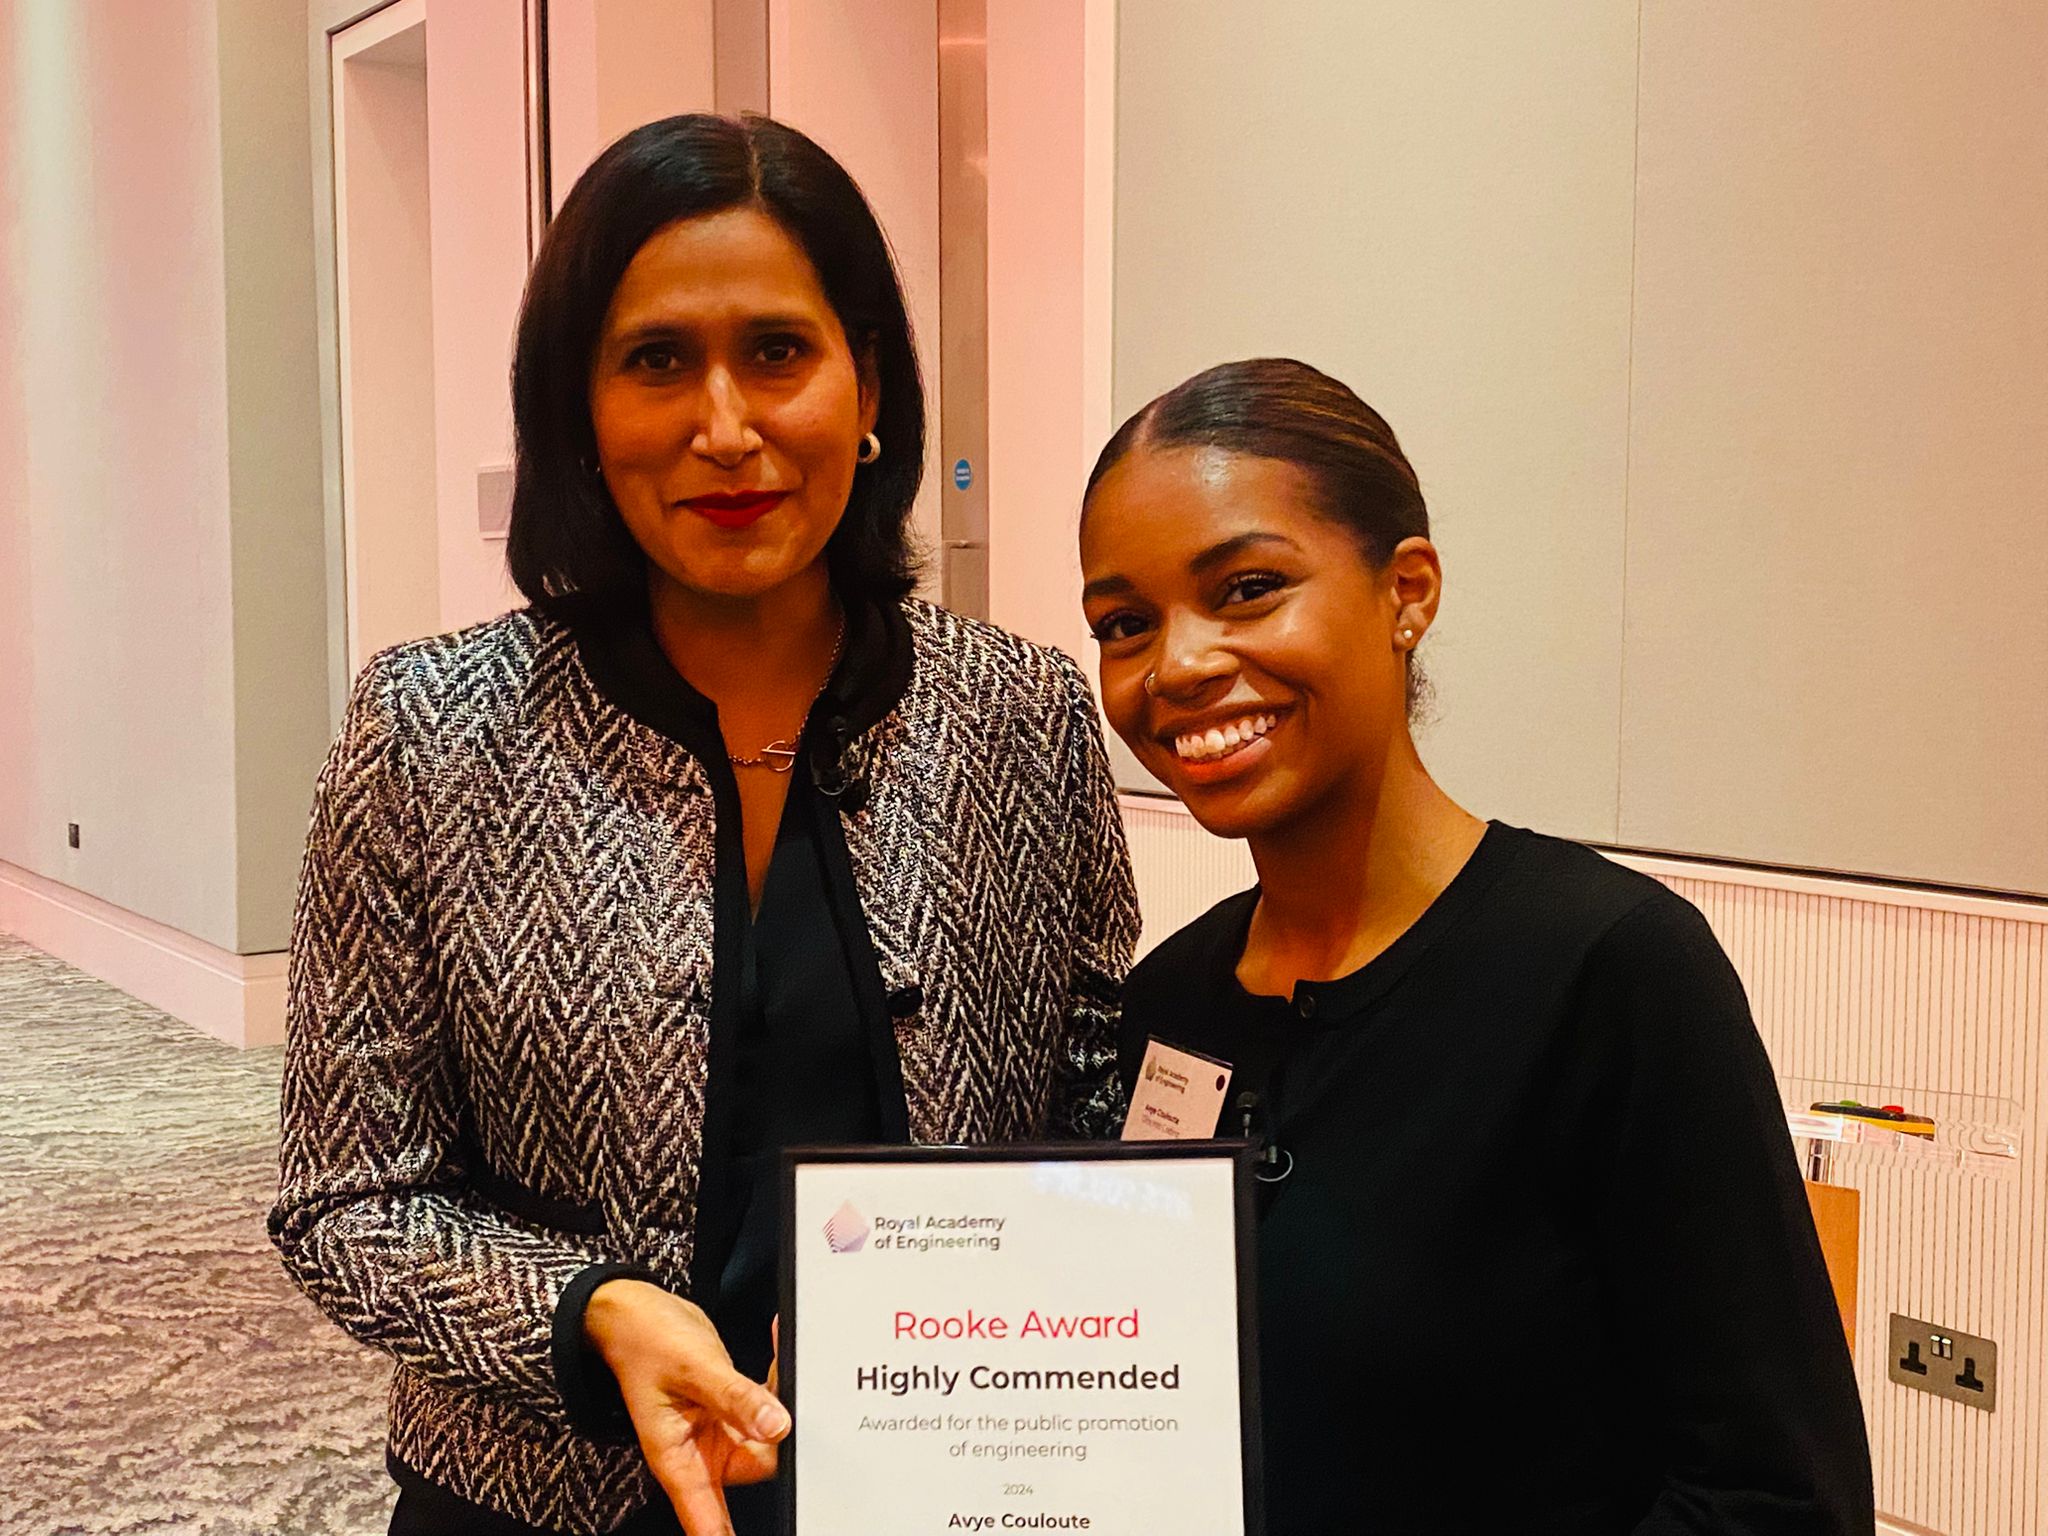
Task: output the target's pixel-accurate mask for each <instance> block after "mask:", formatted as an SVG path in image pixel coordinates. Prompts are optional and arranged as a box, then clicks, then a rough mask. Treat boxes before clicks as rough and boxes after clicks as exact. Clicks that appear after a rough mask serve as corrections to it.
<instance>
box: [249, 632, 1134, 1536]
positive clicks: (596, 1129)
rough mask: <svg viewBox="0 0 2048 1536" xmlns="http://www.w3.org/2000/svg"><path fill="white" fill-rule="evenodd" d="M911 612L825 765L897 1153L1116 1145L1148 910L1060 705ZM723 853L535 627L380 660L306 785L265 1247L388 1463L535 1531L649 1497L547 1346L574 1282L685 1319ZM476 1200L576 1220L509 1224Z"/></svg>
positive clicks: (646, 1481)
mask: <svg viewBox="0 0 2048 1536" xmlns="http://www.w3.org/2000/svg"><path fill="white" fill-rule="evenodd" d="M902 612H903V619H904V620H905V621H907V626H908V631H909V636H910V645H911V653H912V657H913V660H912V664H911V669H910V679H909V682H908V684H907V685H906V686H905V688H904V691H903V693H902V695H901V697H900V698H899V699H898V700H897V701H896V703H895V706H894V707H893V708H891V709H890V710H889V711H888V713H887V714H886V715H884V716H883V717H882V718H881V719H880V721H879V722H878V723H876V724H875V725H873V726H872V727H871V728H869V729H867V730H865V731H863V732H862V733H861V734H860V735H859V736H858V737H857V738H856V739H855V740H854V741H853V742H852V743H851V745H850V748H849V755H850V757H851V758H852V759H853V760H854V761H855V762H857V764H858V765H859V770H860V772H861V774H862V775H863V776H864V778H865V780H866V782H867V783H868V785H869V786H870V787H871V792H870V794H869V796H868V797H867V800H866V803H865V804H864V805H861V806H859V807H858V808H854V807H852V806H850V805H849V806H846V807H843V810H844V814H843V818H842V821H843V828H844V832H845V838H846V845H847V851H848V854H849V855H850V859H851V864H852V867H853V871H854V884H855V885H856V887H857V888H858V894H859V899H860V903H861V907H862V910H863V912H864V914H865V916H866V919H867V924H868V928H869V933H870V937H871V939H872V942H873V947H874V951H875V954H876V957H877V960H878V963H879V967H880V969H881V972H882V981H883V984H884V986H885V987H887V988H888V989H890V991H891V992H892V993H894V994H895V995H897V996H907V997H919V998H921V1002H920V1005H919V1006H918V1007H917V1009H916V1011H915V1013H914V1014H913V1015H912V1016H910V1017H907V1018H902V1019H899V1020H897V1021H896V1023H895V1026H894V1033H895V1044H896V1049H897V1052H898V1056H899V1058H900V1061H901V1066H902V1077H903V1082H904V1088H905V1099H906V1103H907V1109H908V1120H909V1128H910V1133H911V1135H912V1137H913V1138H914V1139H916V1140H919V1141H933V1142H941V1141H943V1142H969V1143H973V1142H988V1141H1002V1140H1016V1139H1030V1138H1039V1137H1045V1136H1067V1135H1078V1136H1095V1135H1102V1134H1109V1133H1112V1132H1113V1130H1114V1126H1115V1122H1116V1118H1117V1115H1118V1113H1119V1109H1120V1103H1119V1092H1120V1091H1119V1089H1118V1086H1117V1083H1116V1078H1115V1074H1114V1063H1115V1042H1114V1038H1113V1012H1114V1007H1115V1000H1116V996H1117V989H1118V986H1119V984H1120V982H1121V980H1122V977H1123V973H1124V970H1125V968H1126V966H1127V964H1128V962H1129V959H1130V953H1131V949H1132V945H1133V943H1134V941H1135V938H1136V931H1137V910H1136V903H1135V899H1134V895H1133V889H1132V884H1131V876H1130V870H1129V861H1128V858H1127V856H1126V853H1125V848H1124V841H1123V833H1122V824H1121V821H1120V819H1119V817H1118V814H1117V808H1116V802H1115V795H1114V790H1113V787H1112V784H1111V781H1110V778H1109V773H1108V768H1107V763H1106V759H1105V756H1104V753H1103V750H1102V742H1101V735H1100V730H1099V727H1098V725H1097V716H1096V713H1095V706H1094V703H1093V701H1092V699H1091V697H1090V695H1089V692H1088V688H1087V685H1086V683H1085V682H1084V681H1083V680H1082V677H1081V675H1080V673H1079V671H1078V670H1077V669H1076V668H1075V667H1074V666H1073V664H1072V663H1071V662H1070V661H1068V660H1067V659H1066V658H1064V657H1062V656H1060V655H1058V654H1057V653H1056V652H1052V651H1048V650H1044V649H1041V648H1039V647H1035V646H1032V645H1029V644H1026V643H1025V642H1023V641H1021V640H1018V639H1015V638H1013V637H1011V636H1009V635H1006V634H1003V633H1002V632H1000V631H998V630H995V629H992V628H990V627H988V626H986V625H982V624H977V623H974V622H972V621H970V620H966V619H962V618H959V617H957V616H955V615H953V614H950V613H947V612H945V611H943V610H940V609H936V608H932V607H928V606H926V605H923V604H919V603H915V602H908V603H905V604H904V605H903V610H902ZM714 846H715V837H714V827H713V796H712V790H711V785H710V781H709V778H708V776H707V773H706V771H705V768H704V766H703V764H702V763H700V762H699V761H698V760H697V759H696V758H694V757H693V756H691V755H690V753H689V752H688V751H687V750H686V749H685V748H684V747H683V746H681V745H680V744H679V743H677V742H676V741H674V740H672V739H670V738H669V737H667V736H665V735H662V734H661V733H659V732H657V731H654V730H652V729H650V728H649V727H648V726H646V725H644V724H642V723H640V722H639V721H637V720H636V719H634V718H632V717H631V716H629V715H628V714H626V713H625V712H623V711H622V710H621V709H620V708H618V707H617V706H616V705H614V704H613V703H612V702H611V701H610V700H608V699H607V697H606V696H605V695H604V694H603V693H602V692H600V691H599V689H598V688H597V686H596V685H595V684H594V683H593V680H592V677H591V674H590V672H589V671H588V670H587V669H586V666H585V663H584V657H583V654H582V652H581V649H580V647H579V643H578V641H577V639H576V638H575V635H574V634H573V633H572V632H571V631H570V630H569V629H567V628H565V627H563V626H562V625H560V624H558V623H556V622H554V621H552V620H550V619H547V618H543V617H541V616H539V615H537V614H535V613H532V612H520V613H514V614H510V615H507V616H506V617H504V618H501V619H498V620H495V621H493V622H491V623H488V624H484V625H481V626H479V627H477V628H474V629H470V630H466V631H463V632H460V633H457V634H454V635H449V636H444V637H441V638H437V639H432V640H426V641H421V642H417V643H414V644H410V645H405V646H400V647H398V648H397V649H395V650H392V651H387V652H385V653H383V654H382V655H380V656H379V657H377V658H376V659H375V660H373V661H372V662H371V663H370V665H369V666H368V667H367V668H366V669H365V671H364V673H363V675H362V677H361V678H360V679H359V680H358V682H357V684H356V687H355V689H354V692H353V695H352V697H351V700H350V703H349V706H348V710H347V713H346V717H345V719H344V722H343V725H342V728H341V732H340V735H339V738H338V739H337V740H336V742H335V744H334V747H333V750H332V752H331V753H330V755H329V757H328V759H327V763H326V766H325V768H324V769H323V770H322V772H321V775H320V778H319V782H318V787H317V790H316V793H315V803H314V813H313V822H312V830H311V835H310V838H309V841H308V846H307V852H306V858H305V864H304V867H303V871H302V874H301V878H300V888H299V896H298V906H297V912H296V917H295V922H294V927H293V935H292V956H291V967H290V979H289V1004H288V1023H289V1046H288V1050H287V1057H286V1069H285V1082H284V1093H283V1146H282V1182H281V1188H280V1192H279V1196H278V1201H277V1205H276V1208H275V1209H274V1211H273V1212H272V1215H271V1233H272V1237H273V1240H274V1241H275V1242H276V1244H277V1246H278V1248H279V1250H280V1252H281V1253H282V1254H283V1256H284V1260H285V1264H286V1266H287V1268H288V1270H289V1271H290V1273H291V1275H292V1276H293V1278H294V1279H295V1280H296V1281H297V1282H298V1284H299V1285H300V1286H301V1287H302V1288H303V1289H304V1290H305V1292H306V1293H307V1295H309V1296H310V1297H311V1298H312V1299H313V1300H314V1301H315V1302H316V1303H317V1304H318V1305H319V1306H320V1307H321V1308H322V1309H323V1310H324V1311H325V1312H327V1314H328V1315H329V1316H330V1317H332V1318H333V1319H334V1320H335V1321H336V1322H338V1323H339V1324H340V1325H341V1326H342V1327H343V1328H345V1329H347V1330H348V1331H349V1332H350V1333H351V1334H353V1335H355V1336H356V1337H357V1338H359V1339H362V1340H364V1341H366V1342H368V1343H370V1344H373V1345H375V1346H377V1347H378V1348H380V1349H383V1350H385V1351H388V1352H389V1353H390V1354H391V1355H393V1356H394V1357H395V1359H396V1361H397V1368H396V1371H395V1374H394V1378H393V1382H392V1390H391V1405H390V1407H391V1451H392V1454H393V1456H394V1457H395V1458H397V1459H398V1460H399V1461H401V1462H403V1463H405V1464H406V1465H407V1466H409V1467H411V1468H412V1469H414V1470H416V1471H417V1472H419V1473H420V1474H422V1475H424V1476H426V1477H428V1478H429V1479H431V1480H432V1481H433V1482H435V1483H438V1484H440V1485H442V1486H443V1487H446V1488H447V1489H449V1490H450V1491H451V1492H453V1493H455V1494H457V1495H459V1496H460V1497H462V1498H465V1499H468V1500H470V1501H472V1502H474V1503H477V1504H480V1505H484V1506H486V1507H488V1508H491V1509H495V1510H500V1511H503V1512H505V1513H507V1514H509V1515H512V1516H514V1517H516V1518H518V1519H521V1520H525V1521H528V1522H530V1523H533V1524H537V1525H541V1526H546V1527H551V1528H556V1529H561V1530H565V1531H574V1532H596V1531H603V1530H606V1529H609V1528H610V1527H611V1526H613V1525H615V1524H617V1523H618V1522H619V1521H620V1520H621V1519H623V1518H624V1517H625V1516H626V1515H627V1514H628V1513H629V1512H630V1511H632V1510H633V1509H634V1508H636V1507H638V1506H639V1505H641V1504H643V1503H645V1502H646V1501H647V1500H648V1499H649V1498H658V1497H660V1494H659V1490H658V1489H657V1488H656V1486H655V1485H654V1483H653V1482H652V1480H651V1478H650V1477H649V1476H648V1474H647V1472H646V1469H645V1466H644V1463H643V1462H642V1459H641V1457H640V1453H639V1451H638V1449H637V1448H635V1447H631V1446H619V1445H611V1444H601V1443H599V1442H597V1441H595V1440H592V1439H587V1438H585V1437H584V1436H583V1435H581V1434H580V1433H578V1432H577V1430H576V1429H575V1428H574V1427H573V1426H572V1425H571V1423H570V1421H569V1419H568V1416H567V1413H566V1411H565V1405H564V1399H563V1396H562V1393H561V1390H560V1389H559V1387H558V1385H557V1381H556V1375H555V1370H554V1366H553V1363H552V1360H551V1328H552V1326H553V1322H554V1314H555V1310H556V1304H557V1302H558V1301H559V1300H560V1299H561V1297H562V1294H563V1292H564V1290H565V1289H566V1288H567V1287H568V1286H569V1285H570V1282H571V1281H572V1280H573V1279H574V1277H575V1276H576V1275H577V1274H578V1273H579V1272H582V1271H584V1270H586V1269H587V1268H588V1267H589V1266H590V1265H593V1264H598V1263H605V1262H624V1263H631V1264H637V1265H640V1266H644V1267H645V1268H646V1269H647V1270H649V1271H651V1272H652V1273H654V1274H655V1275H657V1276H659V1277H661V1279H662V1280H663V1283H665V1284H667V1285H669V1286H671V1287H672V1288H674V1289H676V1290H678V1291H679V1292H684V1293H687V1288H688V1277H689V1273H690V1260H691V1253H692V1244H693V1236H694V1233H693V1227H694V1217H695V1211H696V1203H697V1180H698V1168H699V1151H700V1148H701V1145H702V1140H701V1138H702V1133H703V1125H704V1110H705V1089H706V1059H707V1047H708V1039H709V1019H710V1012H711V998H710V994H711V965H712V959H711V957H712V914H713V905H714V903H713V882H712V873H713V850H714ZM912 989H914V990H912ZM485 1173H488V1175H489V1176H490V1178H491V1179H498V1180H510V1181H514V1182H516V1183H517V1184H518V1185H521V1186H524V1187H525V1188H526V1189H527V1190H530V1191H532V1192H534V1193H535V1194H536V1195H537V1196H538V1197H540V1201H541V1204H542V1207H543V1209H545V1208H546V1203H547V1202H550V1201H553V1202H560V1203H562V1205H563V1206H564V1208H568V1207H571V1206H574V1207H578V1208H585V1209H589V1208H594V1209H595V1210H597V1211H601V1212H602V1220H601V1222H597V1223H595V1225H596V1226H597V1227H600V1228H601V1231H600V1230H592V1231H588V1232H586V1233H583V1234H580V1235H579V1234H578V1233H576V1232H572V1231H564V1230H559V1229H557V1228H555V1227H552V1226H549V1225H546V1224H543V1223H542V1222H541V1221H538V1220H535V1219H531V1217H532V1212H531V1211H530V1210H529V1211H527V1212H526V1213H525V1215H526V1217H527V1218H529V1219H522V1218H521V1217H520V1216H515V1215H512V1214H510V1213H509V1212H508V1211H507V1210H506V1209H504V1208H503V1206H502V1204H499V1203H494V1202H493V1201H492V1200H491V1199H489V1198H486V1197H485V1196H484V1195H483V1194H482V1193H480V1192H479V1188H478V1185H479V1184H480V1183H482V1184H484V1186H485V1187H486V1188H488V1187H490V1185H489V1182H488V1181H487V1180H486V1179H485V1178H484V1174H485Z"/></svg>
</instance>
